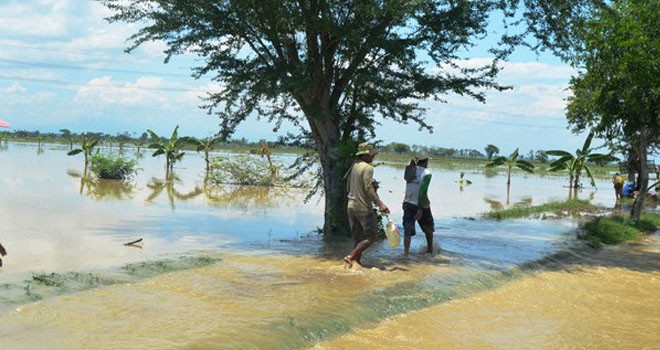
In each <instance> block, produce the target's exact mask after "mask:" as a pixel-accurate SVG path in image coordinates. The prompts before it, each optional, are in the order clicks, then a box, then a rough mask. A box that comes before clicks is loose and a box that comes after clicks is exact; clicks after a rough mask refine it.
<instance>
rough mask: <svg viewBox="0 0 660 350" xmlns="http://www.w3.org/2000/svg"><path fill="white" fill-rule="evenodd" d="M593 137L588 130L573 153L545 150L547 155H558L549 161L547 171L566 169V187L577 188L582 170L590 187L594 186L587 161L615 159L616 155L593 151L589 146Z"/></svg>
mask: <svg viewBox="0 0 660 350" xmlns="http://www.w3.org/2000/svg"><path fill="white" fill-rule="evenodd" d="M593 138H594V133H593V132H590V133H589V136H587V139H586V140H584V144H583V145H582V148H581V149H577V150H575V154H572V153H570V152H568V151H562V150H549V151H546V152H545V153H547V154H548V155H551V156H558V157H559V158H558V159H556V160H554V161H553V162H552V163H550V168H548V170H549V171H561V170H566V171H568V176H569V180H568V187H569V188H574V189H577V188H579V187H580V175H581V174H582V171H584V172H585V173H586V174H587V176H588V177H589V181H590V184H591V186H592V187H596V181H594V177H593V175H592V173H591V166H590V165H589V163H595V162H609V161H615V160H617V158H616V157H614V156H612V155H610V154H604V153H594V152H593V149H592V148H591V141H592V139H593Z"/></svg>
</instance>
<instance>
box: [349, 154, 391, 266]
mask: <svg viewBox="0 0 660 350" xmlns="http://www.w3.org/2000/svg"><path fill="white" fill-rule="evenodd" d="M376 154H378V151H377V150H376V149H375V148H374V146H373V145H371V144H369V143H367V142H363V143H361V144H359V145H358V151H357V152H356V153H355V156H356V157H357V160H356V161H355V163H353V165H352V166H351V169H350V170H349V171H348V173H347V174H346V176H345V178H346V186H347V189H348V204H347V212H348V223H349V225H350V228H351V236H352V237H353V243H354V244H353V250H351V252H350V253H348V255H346V256H345V257H344V261H345V262H346V263H347V264H348V267H349V268H350V267H353V263H358V264H361V261H360V260H361V258H362V252H364V251H365V250H366V249H367V248H369V247H370V246H371V245H372V244H374V242H376V240H377V239H378V222H377V221H378V217H377V215H376V211H375V210H374V209H373V208H374V205H376V206H377V207H378V210H380V211H381V212H382V213H384V214H389V213H390V209H389V208H388V207H387V205H385V203H383V202H382V201H381V200H380V198H379V197H378V193H377V192H376V189H377V185H376V183H375V181H374V179H373V175H374V167H373V165H372V164H371V163H372V162H373V160H374V157H375V156H376Z"/></svg>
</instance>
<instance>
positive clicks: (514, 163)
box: [486, 148, 534, 187]
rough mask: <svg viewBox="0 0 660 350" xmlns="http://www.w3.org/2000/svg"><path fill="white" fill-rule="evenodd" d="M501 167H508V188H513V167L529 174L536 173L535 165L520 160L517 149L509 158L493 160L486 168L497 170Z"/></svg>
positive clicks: (501, 157)
mask: <svg viewBox="0 0 660 350" xmlns="http://www.w3.org/2000/svg"><path fill="white" fill-rule="evenodd" d="M501 165H505V166H506V167H507V178H506V185H507V187H509V186H511V169H513V167H517V168H519V169H521V170H523V171H526V172H528V173H533V172H534V164H532V163H530V162H528V161H526V160H524V159H518V149H517V148H516V150H515V151H513V153H511V154H510V155H509V157H504V156H500V157H497V158H495V159H493V161H492V162H490V163H488V164H486V168H495V167H498V166H501Z"/></svg>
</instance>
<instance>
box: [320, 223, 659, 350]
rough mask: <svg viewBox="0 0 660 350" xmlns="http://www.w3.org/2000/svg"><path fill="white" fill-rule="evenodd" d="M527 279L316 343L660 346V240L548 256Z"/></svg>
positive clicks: (466, 346)
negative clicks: (659, 330)
mask: <svg viewBox="0 0 660 350" xmlns="http://www.w3.org/2000/svg"><path fill="white" fill-rule="evenodd" d="M531 269H532V272H530V273H529V274H528V275H526V276H525V277H522V278H520V279H518V280H515V281H513V282H511V283H508V284H506V285H504V286H502V287H500V288H496V289H493V290H489V291H485V292H482V293H479V294H475V295H474V296H471V297H468V298H465V299H458V300H454V301H450V302H447V303H443V304H439V305H437V306H433V307H430V308H426V309H422V310H419V311H415V312H411V313H407V314H403V315H398V316H395V317H392V318H390V319H388V320H387V321H384V322H382V323H380V325H379V326H378V327H375V328H371V329H363V330H355V331H354V332H351V333H349V334H346V335H344V336H342V337H339V338H336V339H333V340H332V341H328V342H324V343H320V344H317V345H316V346H315V347H314V348H316V349H359V348H378V349H660V332H658V325H660V240H659V239H658V236H657V235H654V236H648V237H645V238H643V239H641V240H638V241H636V242H631V243H628V244H622V245H620V246H615V247H608V248H606V249H603V250H599V251H596V250H590V249H586V250H581V251H579V252H572V253H564V254H561V256H555V257H552V258H549V259H547V260H546V261H545V262H543V263H541V264H539V265H538V266H534V267H532V268H531Z"/></svg>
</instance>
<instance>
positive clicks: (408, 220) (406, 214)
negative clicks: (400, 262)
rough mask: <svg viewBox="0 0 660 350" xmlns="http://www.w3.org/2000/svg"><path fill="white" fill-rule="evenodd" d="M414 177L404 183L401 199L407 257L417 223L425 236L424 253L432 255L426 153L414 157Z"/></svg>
mask: <svg viewBox="0 0 660 350" xmlns="http://www.w3.org/2000/svg"><path fill="white" fill-rule="evenodd" d="M415 160H416V164H417V168H416V174H415V175H416V176H415V177H414V178H413V179H412V180H411V181H410V182H408V183H406V195H405V197H404V199H403V230H404V238H403V254H404V255H408V253H409V251H410V241H411V240H412V236H414V235H415V234H416V232H415V222H417V223H419V226H420V227H421V228H422V231H423V232H424V235H425V236H426V253H429V254H430V253H433V232H434V231H435V225H434V222H433V214H432V213H431V201H430V200H429V196H428V191H429V184H430V183H431V172H430V171H429V170H428V169H427V167H428V165H429V156H428V155H427V154H426V153H421V154H418V155H417V156H416V157H415Z"/></svg>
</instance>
